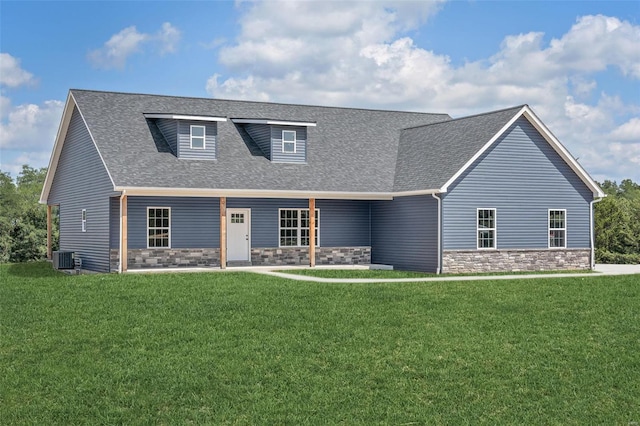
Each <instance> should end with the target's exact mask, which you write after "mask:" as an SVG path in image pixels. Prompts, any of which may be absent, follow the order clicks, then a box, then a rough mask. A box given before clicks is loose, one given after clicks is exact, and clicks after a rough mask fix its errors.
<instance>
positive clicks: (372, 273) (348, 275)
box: [278, 268, 593, 279]
mask: <svg viewBox="0 0 640 426" xmlns="http://www.w3.org/2000/svg"><path fill="white" fill-rule="evenodd" d="M278 272H281V273H285V274H296V275H306V276H311V277H318V278H341V279H354V278H356V279H360V278H367V279H388V278H392V279H395V278H398V279H403V278H435V277H464V276H485V275H486V276H497V275H531V274H544V275H546V274H569V273H571V274H590V273H592V272H593V271H591V270H589V269H580V270H570V271H522V272H482V273H475V274H442V275H437V274H433V273H427V272H414V271H398V270H387V269H325V268H319V269H281V270H278Z"/></svg>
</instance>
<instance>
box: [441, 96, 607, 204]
mask: <svg viewBox="0 0 640 426" xmlns="http://www.w3.org/2000/svg"><path fill="white" fill-rule="evenodd" d="M521 116H524V117H525V118H526V119H527V120H528V121H529V122H530V123H531V124H532V125H533V127H535V128H536V130H537V131H538V132H539V133H540V134H541V135H542V137H543V138H544V139H545V140H546V141H547V143H549V145H551V147H552V148H553V149H554V150H555V151H556V152H557V153H558V154H559V155H560V157H562V159H563V160H564V161H565V162H566V163H567V164H568V165H569V167H570V168H571V170H573V171H574V172H575V173H576V174H577V175H578V177H580V179H581V180H582V181H583V182H584V183H585V185H587V187H589V189H590V190H591V191H592V192H593V195H594V196H595V197H596V198H602V197H604V196H605V193H604V192H603V191H602V189H600V187H599V186H598V184H597V183H596V182H595V181H594V180H593V179H592V178H591V176H589V174H588V173H587V172H586V171H585V170H584V169H583V168H582V166H580V164H578V162H577V161H576V160H575V158H573V156H572V155H571V154H569V151H567V149H566V148H565V147H564V146H563V145H562V144H561V143H560V141H559V140H558V139H557V138H556V137H555V136H554V135H553V133H551V131H550V130H549V129H548V128H547V126H545V124H544V123H543V122H542V121H541V120H540V119H539V118H538V117H537V116H536V115H535V113H534V112H533V111H532V110H531V108H529V106H528V105H525V106H523V107H522V109H520V111H518V112H517V113H516V114H515V115H514V116H513V118H512V119H511V120H509V122H508V123H507V124H505V125H504V126H503V127H502V129H500V130H499V131H498V132H497V133H496V134H495V135H494V136H493V137H492V138H491V139H490V140H489V142H487V143H486V144H485V145H484V146H483V147H482V148H481V149H480V150H479V151H478V152H477V153H476V154H475V155H474V156H473V157H471V159H470V160H469V161H467V163H466V164H465V165H464V166H462V168H461V169H460V170H458V172H457V173H456V174H454V175H453V176H452V177H451V178H450V179H449V180H448V181H447V182H446V183H445V184H444V185H443V186H442V188H440V192H443V193H444V192H447V190H448V188H449V186H450V185H451V184H452V183H453V182H455V180H456V179H458V177H460V175H461V174H462V173H464V172H465V170H467V169H468V168H469V167H470V166H471V165H472V164H473V162H474V161H476V160H477V159H478V158H479V157H480V156H481V155H482V154H483V153H484V152H485V151H486V150H487V149H489V147H490V146H491V145H493V143H494V142H495V141H496V140H497V139H498V138H499V137H500V136H502V134H503V133H504V132H505V131H507V129H508V128H509V127H511V125H512V124H513V123H514V122H515V121H516V120H517V119H518V118H520V117H521Z"/></svg>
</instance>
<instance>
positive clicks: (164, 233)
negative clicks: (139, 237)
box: [147, 207, 171, 248]
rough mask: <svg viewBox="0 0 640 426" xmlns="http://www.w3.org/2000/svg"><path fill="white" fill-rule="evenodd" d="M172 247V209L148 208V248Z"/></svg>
mask: <svg viewBox="0 0 640 426" xmlns="http://www.w3.org/2000/svg"><path fill="white" fill-rule="evenodd" d="M153 247H163V248H168V247H171V209H170V208H169V207H148V208H147V248H153Z"/></svg>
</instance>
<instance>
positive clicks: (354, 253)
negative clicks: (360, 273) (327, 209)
mask: <svg viewBox="0 0 640 426" xmlns="http://www.w3.org/2000/svg"><path fill="white" fill-rule="evenodd" d="M369 263H371V247H369V246H365V247H316V265H362V264H369ZM251 264H252V265H253V266H277V265H305V264H306V265H308V264H309V248H308V247H276V248H252V249H251Z"/></svg>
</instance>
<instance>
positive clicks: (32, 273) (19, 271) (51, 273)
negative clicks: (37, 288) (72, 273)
mask: <svg viewBox="0 0 640 426" xmlns="http://www.w3.org/2000/svg"><path fill="white" fill-rule="evenodd" d="M7 273H8V274H9V275H11V276H14V277H21V278H48V277H56V276H58V277H59V276H62V275H63V274H61V273H60V272H58V271H56V270H55V269H53V267H52V266H51V263H49V262H25V263H12V264H10V265H9V266H8V268H7Z"/></svg>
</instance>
